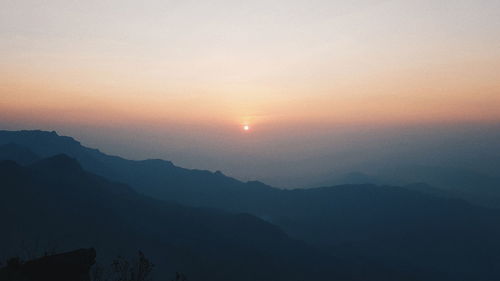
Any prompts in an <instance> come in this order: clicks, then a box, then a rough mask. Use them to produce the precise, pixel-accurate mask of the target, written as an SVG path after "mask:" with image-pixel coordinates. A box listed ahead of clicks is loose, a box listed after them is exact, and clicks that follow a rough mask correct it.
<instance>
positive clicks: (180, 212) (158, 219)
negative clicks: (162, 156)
mask: <svg viewBox="0 0 500 281" xmlns="http://www.w3.org/2000/svg"><path fill="white" fill-rule="evenodd" d="M0 179H1V181H2V184H1V185H0V221H2V232H1V233H0V247H1V248H2V249H3V251H2V254H4V255H7V256H14V255H15V254H16V253H18V252H19V249H20V248H22V247H23V246H26V245H25V243H26V241H31V242H33V241H37V243H38V244H40V243H45V244H47V245H48V244H50V243H53V242H56V243H57V247H58V248H59V249H60V250H69V249H74V248H80V247H90V246H94V247H96V249H97V250H98V252H99V253H100V255H101V254H102V255H103V256H104V259H106V257H107V259H108V260H109V259H110V258H112V257H114V256H116V255H127V254H131V253H133V252H135V251H136V250H137V249H142V250H143V251H144V252H145V253H147V255H148V257H151V259H152V260H153V261H154V263H155V264H156V268H157V274H158V276H159V277H161V278H164V277H165V276H169V275H170V273H171V272H174V271H176V270H178V271H182V272H184V273H186V275H187V276H188V277H189V280H307V279H309V278H311V277H313V278H314V279H315V280H364V278H366V276H371V277H372V278H373V279H372V280H413V279H409V278H406V277H402V276H404V275H401V274H399V273H394V272H391V271H389V270H385V269H381V268H378V267H373V266H370V265H367V264H365V263H364V262H362V261H360V262H345V261H342V260H341V259H338V258H334V257H333V256H332V255H329V254H326V253H321V252H319V251H317V250H315V249H313V248H312V247H310V246H307V245H306V244H305V243H303V242H300V241H296V240H292V239H290V238H289V237H288V236H287V235H286V234H285V233H284V232H283V231H282V230H280V229H279V228H278V227H276V226H274V225H272V224H270V223H268V222H265V221H263V220H261V219H258V218H257V217H255V216H252V215H249V214H230V213H226V212H222V211H219V210H214V209H206V208H192V207H185V206H181V205H178V204H175V203H166V202H163V201H159V200H155V199H151V198H149V197H146V196H143V195H140V194H138V193H136V192H135V191H134V190H132V189H131V188H129V187H128V186H126V185H123V184H118V183H113V182H110V181H108V180H106V179H104V178H102V177H100V176H97V175H94V174H91V173H88V172H86V171H85V170H83V169H82V168H81V167H80V165H79V164H78V162H77V161H76V160H75V159H73V158H71V157H68V156H66V155H56V156H53V157H50V158H47V159H42V160H40V161H38V162H36V163H34V164H31V165H29V166H20V165H19V164H17V163H15V162H13V161H2V162H0ZM402 278H403V279H402Z"/></svg>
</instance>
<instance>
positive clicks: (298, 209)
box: [0, 131, 500, 281]
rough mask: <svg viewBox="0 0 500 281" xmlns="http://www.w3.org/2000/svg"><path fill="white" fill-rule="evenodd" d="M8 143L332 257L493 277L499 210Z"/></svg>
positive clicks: (60, 146)
mask: <svg viewBox="0 0 500 281" xmlns="http://www.w3.org/2000/svg"><path fill="white" fill-rule="evenodd" d="M9 142H15V143H17V144H19V145H22V146H26V147H28V148H29V149H31V150H33V151H34V152H35V153H36V154H38V155H42V156H46V155H51V154H54V153H58V152H64V153H68V154H70V155H72V156H73V157H76V158H77V159H79V161H82V165H83V166H84V167H85V168H87V169H89V170H91V171H93V172H95V173H97V174H101V175H105V176H107V177H109V178H111V179H113V180H117V181H122V182H125V183H128V184H130V185H131V186H133V187H134V189H136V190H138V191H139V192H141V193H145V194H148V195H151V196H154V197H156V198H160V199H163V200H169V201H177V202H180V203H182V204H186V205H190V206H199V207H215V208H220V209H223V210H226V211H230V212H234V213H238V212H246V213H251V214H254V215H256V216H258V217H260V218H262V219H265V220H267V221H269V222H271V223H273V224H275V225H278V226H279V227H281V228H282V229H283V230H285V232H286V233H287V234H289V235H291V236H293V237H295V238H298V239H303V240H306V241H307V242H309V243H311V244H313V245H315V246H317V247H321V249H327V250H329V251H331V252H332V253H335V254H336V255H338V254H342V255H344V256H345V257H348V258H355V259H360V258H362V259H365V260H367V261H375V262H379V263H383V264H384V265H385V266H386V267H390V268H392V269H397V270H405V271H410V272H413V274H414V276H421V275H420V274H421V273H422V272H431V273H433V275H435V276H439V275H438V273H442V274H444V277H443V276H441V277H439V278H437V279H438V280H446V278H447V280H477V281H478V280H485V281H486V280H488V281H489V280H500V269H499V268H498V267H497V266H496V265H497V264H499V263H500V255H499V254H498V253H500V239H499V238H498V237H500V224H499V221H500V213H499V212H498V211H494V210H489V209H485V208H482V207H478V206H474V205H470V204H468V203H467V202H464V201H461V200H456V199H451V198H442V197H441V196H434V195H432V194H426V193H421V192H418V191H414V190H409V189H405V188H399V187H390V186H376V185H345V186H336V187H324V188H313V189H307V190H280V189H276V188H272V187H269V186H267V185H264V184H262V183H259V182H248V183H243V182H240V181H237V180H235V179H232V178H229V177H226V176H224V175H223V174H222V173H211V172H208V171H199V170H188V169H183V168H180V167H176V166H174V165H173V164H172V163H170V162H168V161H163V160H146V161H130V160H126V159H123V158H119V157H114V156H108V155H106V154H103V153H101V152H99V151H97V150H93V149H89V148H86V147H83V146H81V145H80V144H79V143H78V142H77V141H75V140H73V139H72V138H68V137H60V136H58V135H57V134H55V133H49V132H40V131H21V132H6V131H3V132H0V144H1V143H9ZM429 278H430V277H429V276H425V278H424V279H425V280H430V279H429Z"/></svg>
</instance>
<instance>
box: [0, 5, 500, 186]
mask: <svg viewBox="0 0 500 281" xmlns="http://www.w3.org/2000/svg"><path fill="white" fill-rule="evenodd" d="M499 70H500V1H493V0H489V1H486V0H475V1H472V0H470V1H464V0H453V1H451V0H442V1H435V0H433V1H430V0H419V1H376V0H352V1H314V0H307V1H306V0H304V1H302V0H287V1H284V0H283V1H269V0H266V1H260V0H253V1H190V0H185V1H165V0H162V1H126V0H112V1H106V0H99V1H93V0H89V1H70V0H64V1H63V0H51V1H23V0H15V1H7V0H0V125H2V126H3V127H4V128H9V129H16V128H19V129H21V128H23V129H25V128H40V129H48V130H58V131H60V132H62V133H66V134H72V135H75V136H77V137H78V138H80V139H81V140H82V141H83V142H84V143H86V144H89V145H92V146H96V147H99V148H103V150H105V151H108V152H113V153H120V154H123V155H124V156H128V157H132V158H144V157H151V156H155V155H156V156H157V157H164V158H169V159H171V160H173V161H174V162H176V163H179V164H181V165H185V166H189V167H199V168H211V169H222V170H224V171H229V174H234V175H236V176H238V177H241V178H255V177H257V178H258V177H265V178H269V179H270V180H271V181H273V175H274V174H273V173H269V172H268V173H267V175H262V174H263V173H264V170H265V168H266V169H267V170H268V171H270V170H273V169H277V167H280V169H282V170H283V167H282V166H283V165H284V163H292V162H291V161H292V160H295V161H305V160H306V159H307V161H312V162H314V161H315V160H314V156H318V155H325V153H326V151H332V150H335V151H338V153H340V154H342V152H343V151H344V152H345V153H347V151H350V150H352V147H351V146H349V144H350V143H352V142H353V138H354V136H356V137H359V136H364V134H365V133H364V132H367V131H369V132H370V136H372V137H373V138H375V139H376V138H377V137H375V136H377V134H379V135H380V134H385V133H384V132H386V130H393V129H397V128H415V130H416V131H418V130H417V129H418V128H434V129H433V130H434V131H436V132H439V131H440V130H441V128H448V127H449V126H457V125H463V126H466V127H467V126H468V128H473V127H476V126H485V124H490V125H491V124H498V123H500V71H499ZM243 124H248V125H250V127H251V129H250V130H249V131H248V132H243V130H242V129H241V128H242V125H243ZM451 124H453V125H451ZM471 124H473V125H471ZM474 124H476V125H474ZM429 126H430V127H429ZM391 128H392V129H391ZM437 128H440V129H437ZM395 132H397V130H396V131H395ZM426 132H427V133H426V134H425V135H429V134H430V133H428V131H426ZM387 136H388V135H387ZM391 136H397V134H392V135H391ZM340 143H342V144H340ZM366 143H367V142H366ZM367 146H368V147H369V145H368V144H364V145H360V147H367ZM341 148H345V149H344V150H342V149H341ZM348 148H350V149H348ZM376 150H377V147H376V146H373V151H376ZM326 154H328V153H326ZM346 155H348V159H355V158H356V159H357V157H354V158H353V156H354V155H352V154H346ZM346 157H347V156H346ZM349 157H350V158H349ZM358 158H359V157H358ZM344 160H345V159H344ZM352 161H353V160H352ZM323 164H324V163H323ZM310 169H311V170H313V168H312V167H310ZM298 172H303V173H307V171H306V170H305V169H303V170H300V169H299V171H298ZM282 174H286V173H285V171H283V173H282ZM277 178H278V176H277V174H276V178H275V179H276V182H279V181H278V180H277ZM283 182H284V181H283Z"/></svg>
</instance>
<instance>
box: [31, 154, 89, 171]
mask: <svg viewBox="0 0 500 281" xmlns="http://www.w3.org/2000/svg"><path fill="white" fill-rule="evenodd" d="M33 167H35V168H43V169H58V170H61V171H65V172H71V171H83V169H82V166H81V165H80V163H78V161H77V160H76V159H75V158H72V157H69V156H68V155H66V154H57V155H54V156H52V157H48V158H45V159H42V160H40V161H38V162H36V163H35V164H33Z"/></svg>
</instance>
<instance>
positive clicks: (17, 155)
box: [0, 143, 40, 164]
mask: <svg viewBox="0 0 500 281" xmlns="http://www.w3.org/2000/svg"><path fill="white" fill-rule="evenodd" d="M0 159H3V160H13V161H16V162H17V163H20V164H29V163H33V162H35V161H36V160H38V159H40V156H38V155H36V154H35V153H34V152H32V151H31V150H30V149H28V148H26V147H22V146H19V145H17V144H15V143H6V144H3V145H0Z"/></svg>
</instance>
